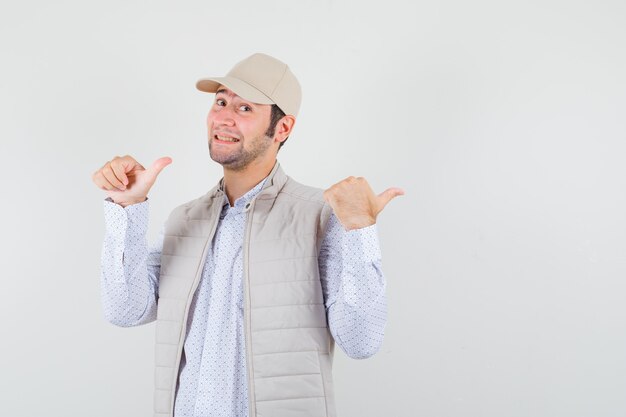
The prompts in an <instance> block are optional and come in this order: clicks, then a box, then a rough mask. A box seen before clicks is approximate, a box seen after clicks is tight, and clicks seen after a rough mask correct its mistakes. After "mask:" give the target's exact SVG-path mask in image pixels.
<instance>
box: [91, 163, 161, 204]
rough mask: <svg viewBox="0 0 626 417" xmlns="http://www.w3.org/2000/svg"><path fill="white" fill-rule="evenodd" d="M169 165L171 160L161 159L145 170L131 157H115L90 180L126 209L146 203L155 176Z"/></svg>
mask: <svg viewBox="0 0 626 417" xmlns="http://www.w3.org/2000/svg"><path fill="white" fill-rule="evenodd" d="M170 163H172V159H171V158H169V157H163V158H159V159H157V160H156V161H154V163H153V164H152V166H151V167H150V168H148V169H146V168H144V167H143V166H142V165H141V164H140V163H139V162H137V161H135V159H134V158H133V157H132V156H129V155H126V156H122V157H120V156H116V157H115V158H113V159H112V160H111V161H109V162H107V163H106V164H104V166H103V167H102V168H100V169H99V170H97V171H96V172H95V173H94V174H93V175H92V176H91V178H92V180H93V182H94V183H95V184H96V185H97V186H98V187H99V188H100V189H102V190H105V191H106V192H107V196H109V197H111V199H112V200H113V201H114V202H116V203H117V204H119V205H121V206H122V207H126V206H128V205H131V204H137V203H141V202H143V201H146V198H147V197H148V191H150V188H152V185H154V182H155V181H156V178H157V176H158V175H159V173H160V172H161V170H163V168H165V167H166V166H168V165H169V164H170Z"/></svg>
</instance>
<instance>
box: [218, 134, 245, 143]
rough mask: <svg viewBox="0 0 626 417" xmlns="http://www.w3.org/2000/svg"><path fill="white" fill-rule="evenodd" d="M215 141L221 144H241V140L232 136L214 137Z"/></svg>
mask: <svg viewBox="0 0 626 417" xmlns="http://www.w3.org/2000/svg"><path fill="white" fill-rule="evenodd" d="M213 138H214V139H217V140H219V141H221V142H239V139H237V138H232V137H230V136H222V135H213Z"/></svg>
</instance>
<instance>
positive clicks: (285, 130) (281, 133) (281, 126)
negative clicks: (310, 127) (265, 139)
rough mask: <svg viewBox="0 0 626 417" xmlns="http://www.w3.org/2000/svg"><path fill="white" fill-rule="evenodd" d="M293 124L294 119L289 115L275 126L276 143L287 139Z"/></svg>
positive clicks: (294, 122)
mask: <svg viewBox="0 0 626 417" xmlns="http://www.w3.org/2000/svg"><path fill="white" fill-rule="evenodd" d="M295 124H296V118H295V117H293V116H291V115H287V116H283V117H282V118H281V119H280V120H279V121H278V123H277V124H276V133H275V135H276V140H277V141H278V142H284V141H285V139H287V137H288V136H289V135H290V134H291V131H292V130H293V126H294V125H295Z"/></svg>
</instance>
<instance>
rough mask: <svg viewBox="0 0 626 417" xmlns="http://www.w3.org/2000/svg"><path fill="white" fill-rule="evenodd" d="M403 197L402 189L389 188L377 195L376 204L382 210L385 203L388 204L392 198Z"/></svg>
mask: <svg viewBox="0 0 626 417" xmlns="http://www.w3.org/2000/svg"><path fill="white" fill-rule="evenodd" d="M400 195H404V190H403V189H402V188H397V187H391V188H387V189H386V190H385V191H383V192H382V193H380V194H378V202H379V203H380V209H381V210H382V209H383V208H384V207H385V206H386V205H387V203H389V202H390V201H391V200H393V199H394V198H396V197H398V196H400Z"/></svg>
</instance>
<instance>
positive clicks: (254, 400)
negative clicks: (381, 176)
mask: <svg viewBox="0 0 626 417" xmlns="http://www.w3.org/2000/svg"><path fill="white" fill-rule="evenodd" d="M196 86H197V88H198V89H200V90H201V91H205V92H210V93H215V100H214V102H213V105H212V107H211V110H210V111H209V113H208V116H207V129H208V143H209V152H210V156H211V158H212V159H213V160H214V161H216V162H218V163H219V164H221V165H222V166H223V168H224V177H223V178H222V180H221V181H220V182H219V184H218V185H217V186H216V187H215V188H213V189H212V190H211V191H209V192H208V193H207V194H206V195H204V196H202V197H200V198H198V199H196V200H193V201H190V202H188V203H186V204H184V205H182V206H180V207H178V208H176V209H175V210H174V211H173V212H172V213H171V215H170V217H169V219H168V220H167V222H166V225H165V227H164V232H163V233H162V236H161V239H160V240H159V242H158V244H157V245H155V246H154V247H152V248H148V247H147V246H146V244H145V233H146V228H147V222H148V214H147V212H148V207H147V205H148V202H147V195H148V191H149V190H150V188H151V187H152V185H153V184H154V182H155V180H156V178H157V176H158V174H159V173H160V172H161V170H162V169H163V168H164V167H165V166H167V165H168V164H169V163H171V159H169V158H161V159H158V160H157V161H156V162H155V163H154V164H153V165H152V166H151V167H150V168H148V169H145V168H144V167H143V166H141V165H140V164H139V163H138V162H137V161H136V160H135V159H133V158H132V157H130V156H125V157H116V158H114V159H113V160H112V161H109V162H107V163H106V164H105V165H104V166H103V167H102V168H101V169H99V170H98V171H97V172H96V173H94V175H93V181H94V182H95V184H96V185H98V186H99V187H100V188H101V189H103V190H106V192H107V195H108V198H107V200H106V201H105V203H104V204H105V221H106V235H105V241H104V248H103V254H102V299H103V305H104V311H105V314H106V317H107V319H108V320H109V321H110V322H112V323H113V324H116V325H119V326H135V325H139V324H143V323H148V322H151V321H154V320H156V322H157V325H156V345H157V346H156V394H155V416H160V417H165V416H168V417H170V416H172V415H173V416H175V417H186V416H194V417H199V416H220V417H247V416H266V417H291V416H302V417H318V416H319V417H321V416H326V417H333V416H335V415H336V414H335V407H334V396H333V385H332V376H331V367H332V356H333V350H334V343H335V342H336V343H337V344H339V346H340V347H341V348H342V349H343V350H344V351H345V352H346V353H347V354H348V355H349V356H350V357H353V358H366V357H369V356H371V355H373V354H374V353H375V352H376V351H377V350H378V349H379V347H380V345H381V343H382V340H383V335H384V327H385V321H386V298H385V280H384V277H383V275H382V272H381V269H380V252H379V247H378V240H377V235H376V230H375V222H376V216H377V215H378V214H379V213H380V211H381V210H382V209H383V207H384V206H385V205H386V204H387V203H388V202H389V201H390V200H391V199H392V198H394V197H396V196H398V195H400V194H402V190H400V189H397V188H390V189H388V190H387V191H385V192H384V193H382V194H380V195H378V196H376V195H374V193H373V192H372V190H371V188H370V187H369V185H368V184H367V182H366V181H365V180H364V179H362V178H354V177H350V178H347V179H345V180H343V181H341V182H339V183H337V184H335V185H333V186H332V187H331V188H329V189H328V190H326V191H322V190H318V189H315V188H312V187H308V186H304V185H301V184H298V183H297V182H295V181H294V180H292V179H291V178H289V177H288V176H286V175H285V174H284V173H283V171H282V169H281V168H280V165H279V164H278V162H277V161H276V155H277V153H278V150H279V148H280V146H282V144H283V143H284V142H285V140H287V138H288V137H289V135H290V134H291V132H292V129H293V127H294V124H295V121H296V116H297V114H298V110H299V107H300V98H301V93H300V85H299V83H298V81H297V80H296V78H295V76H294V75H293V74H292V72H291V71H290V69H289V67H288V66H287V65H285V64H284V63H282V62H280V61H279V60H277V59H275V58H272V57H270V56H268V55H264V54H254V55H252V56H250V57H248V58H246V59H244V60H243V61H241V62H240V63H238V64H237V65H235V67H234V68H233V69H232V70H231V71H230V72H229V73H228V74H227V76H226V77H221V78H206V79H201V80H199V81H198V83H197V84H196Z"/></svg>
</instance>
